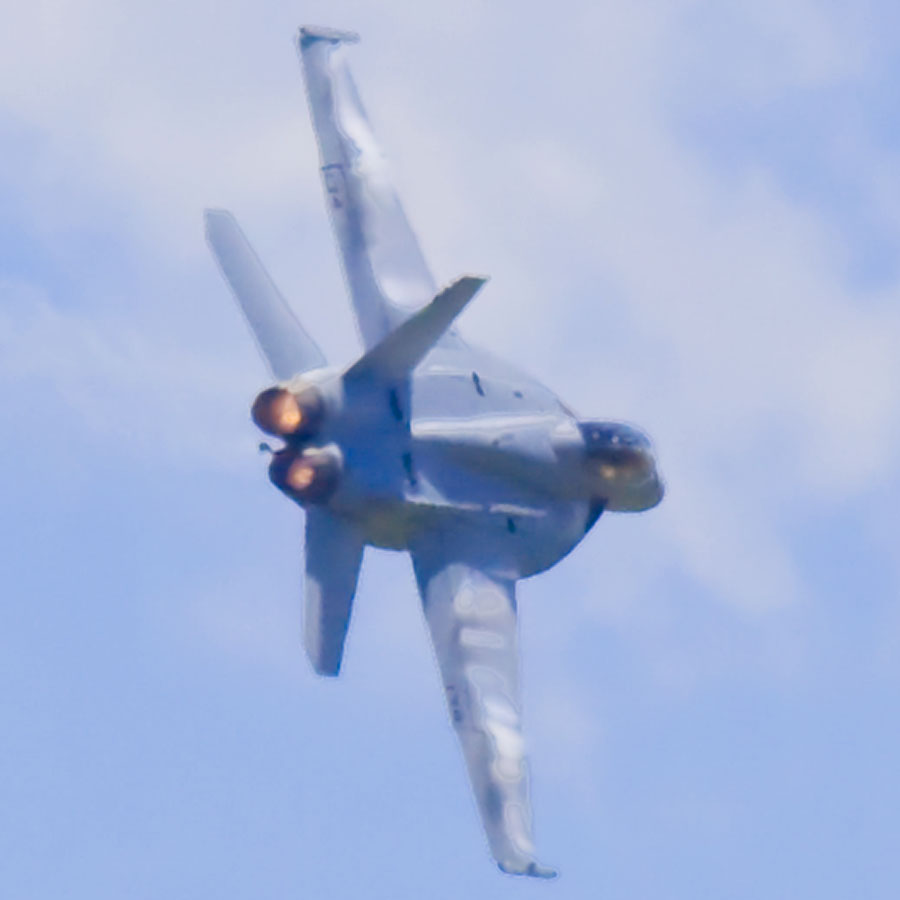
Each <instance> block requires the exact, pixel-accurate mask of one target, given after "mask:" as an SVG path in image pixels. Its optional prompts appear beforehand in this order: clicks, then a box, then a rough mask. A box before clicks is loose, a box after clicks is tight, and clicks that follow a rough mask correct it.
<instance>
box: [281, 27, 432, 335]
mask: <svg viewBox="0 0 900 900" xmlns="http://www.w3.org/2000/svg"><path fill="white" fill-rule="evenodd" d="M356 40H358V38H357V37H356V35H354V34H350V33H347V32H340V31H333V30H332V29H327V28H311V27H306V28H301V29H300V34H299V36H298V49H299V52H300V60H301V63H302V65H303V72H304V76H305V81H306V93H307V96H308V98H309V106H310V111H311V113H312V120H313V126H314V128H315V132H316V139H317V141H318V144H319V154H320V158H321V163H322V179H323V181H324V187H325V195H326V203H327V206H328V214H329V216H330V217H331V223H332V226H333V227H334V232H335V237H336V238H337V243H338V248H339V250H340V254H341V262H342V264H343V267H344V274H345V275H346V278H347V283H348V286H349V288H350V294H351V299H352V301H353V306H354V309H355V311H356V318H357V322H358V324H359V329H360V332H361V333H362V337H363V341H364V343H365V346H366V349H370V348H372V347H373V346H375V344H377V343H378V342H379V341H380V340H381V339H382V338H383V337H385V336H386V335H387V334H388V333H389V332H391V331H393V329H394V328H396V326H397V325H399V324H400V322H402V321H403V320H404V319H405V318H407V316H409V314H410V313H411V312H412V311H413V310H415V309H418V308H419V307H421V306H422V305H424V304H425V303H428V301H430V300H431V298H432V297H434V295H435V294H436V293H437V288H436V285H435V282H434V278H433V277H432V275H431V272H430V271H429V269H428V265H427V264H426V262H425V259H424V257H423V256H422V251H421V249H420V248H419V242H418V240H417V239H416V236H415V234H414V233H413V230H412V228H411V227H410V225H409V222H408V221H407V218H406V213H405V212H404V211H403V207H402V206H401V204H400V200H399V198H398V196H397V193H396V191H395V190H394V186H393V184H392V183H391V179H390V174H389V172H388V168H387V163H386V160H385V157H384V154H383V153H382V151H381V148H380V147H379V145H378V142H377V140H376V138H375V134H374V132H373V131H372V127H371V125H370V124H369V120H368V118H367V117H366V112H365V110H364V109H363V106H362V103H361V101H360V99H359V94H358V93H357V90H356V85H355V84H354V82H353V78H352V76H351V74H350V69H349V67H348V65H347V60H346V57H345V53H346V46H345V45H346V44H349V43H353V42H354V41H356Z"/></svg>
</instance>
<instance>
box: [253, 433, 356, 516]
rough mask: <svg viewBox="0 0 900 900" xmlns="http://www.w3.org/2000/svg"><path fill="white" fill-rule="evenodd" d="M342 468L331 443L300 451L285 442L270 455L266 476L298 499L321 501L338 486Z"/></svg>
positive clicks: (301, 501) (337, 452) (339, 457)
mask: <svg viewBox="0 0 900 900" xmlns="http://www.w3.org/2000/svg"><path fill="white" fill-rule="evenodd" d="M342 470H343V460H342V459H341V454H340V451H339V450H338V449H337V447H335V446H334V445H330V446H328V447H308V448H307V449H305V450H302V451H300V452H298V451H297V450H296V448H294V447H290V446H288V447H285V448H284V449H282V450H278V451H277V452H276V453H274V454H273V455H272V462H271V463H270V464H269V480H270V481H271V482H272V484H274V485H275V487H277V488H278V490H280V491H282V492H283V493H285V494H287V495H288V497H290V498H291V499H292V500H296V501H297V502H298V503H301V504H307V503H323V502H324V501H325V500H327V499H328V498H329V497H330V496H331V495H332V494H333V493H334V491H335V489H336V488H337V485H338V481H339V479H340V476H341V472H342Z"/></svg>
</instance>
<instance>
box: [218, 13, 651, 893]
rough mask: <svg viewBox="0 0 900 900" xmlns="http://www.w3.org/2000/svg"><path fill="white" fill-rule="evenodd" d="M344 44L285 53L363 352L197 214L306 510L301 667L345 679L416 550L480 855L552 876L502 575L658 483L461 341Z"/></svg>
mask: <svg viewBox="0 0 900 900" xmlns="http://www.w3.org/2000/svg"><path fill="white" fill-rule="evenodd" d="M357 40H358V38H357V36H356V35H354V34H351V33H347V32H341V31H335V30H332V29H327V28H317V27H316V28H314V27H304V28H301V29H300V31H299V34H298V37H297V47H298V51H299V55H300V61H301V64H302V68H303V71H304V74H305V81H306V90H307V94H308V99H309V105H310V109H311V113H312V120H313V124H314V128H315V132H316V137H317V140H318V145H319V152H320V155H321V163H322V179H323V182H324V187H325V198H326V204H327V207H328V212H329V215H330V218H331V223H332V226H333V228H334V232H335V236H336V238H337V244H338V248H339V250H340V255H341V262H342V264H343V269H344V274H345V276H346V281H347V285H348V288H349V292H350V297H351V300H352V303H353V307H354V310H355V313H356V319H357V322H358V326H359V330H360V333H361V336H362V339H363V342H364V345H365V353H364V354H363V355H362V357H361V358H360V359H358V360H357V361H356V362H354V363H353V364H352V365H351V366H349V367H348V368H344V369H339V368H334V367H329V366H328V364H327V362H326V359H325V357H324V356H323V354H322V352H321V351H320V350H319V348H318V347H317V346H316V344H315V343H314V342H313V340H312V339H311V338H310V336H309V335H308V334H307V333H306V331H305V330H304V329H303V328H302V326H301V325H300V323H299V322H298V320H297V319H296V318H295V317H294V314H293V313H292V311H291V309H290V307H289V306H288V305H287V303H286V302H285V301H284V299H283V298H282V296H281V294H280V293H279V291H278V289H277V288H276V287H275V285H274V284H273V282H272V280H271V278H270V277H269V275H268V274H267V273H266V271H265V269H264V268H263V266H262V264H261V263H260V261H259V258H258V257H257V256H256V254H255V252H254V251H253V249H252V248H251V247H250V244H249V243H248V242H247V239H246V237H245V236H244V234H243V232H242V231H241V229H240V228H239V227H238V225H237V223H236V221H235V219H234V218H233V217H232V215H231V214H230V213H228V212H225V211H223V210H207V211H206V214H205V217H206V234H207V240H208V242H209V245H210V247H211V249H212V252H213V254H214V256H215V258H216V260H217V262H218V264H219V267H220V268H221V270H222V273H223V274H224V276H225V279H226V280H227V282H228V284H229V285H230V287H231V290H232V292H233V293H234V295H235V297H236V299H237V301H238V303H239V305H240V307H241V309H242V310H243V313H244V315H245V317H246V319H247V321H248V323H249V325H250V327H251V330H252V332H253V334H254V335H255V337H256V341H257V343H258V345H259V349H260V350H261V351H262V355H263V356H264V357H265V359H266V361H267V362H268V365H269V369H270V370H271V373H272V376H273V377H274V379H275V380H276V382H277V383H276V384H275V385H273V386H271V387H269V388H267V389H266V390H264V391H263V392H262V393H261V394H259V396H258V397H257V398H256V400H255V402H254V403H253V407H252V412H251V415H252V418H253V421H254V422H255V423H256V425H257V426H258V427H259V428H260V429H261V430H262V431H263V432H265V433H266V434H268V435H272V436H274V437H276V438H278V439H280V443H281V445H280V446H279V447H278V448H277V449H274V450H272V448H268V447H267V445H262V446H264V447H266V448H267V449H269V450H270V451H271V453H272V456H271V463H270V466H269V477H270V479H271V481H272V482H273V483H274V485H275V486H276V487H277V488H278V489H279V490H281V491H282V492H283V493H284V494H286V495H287V496H288V497H289V498H290V499H291V500H294V501H295V502H297V503H298V504H300V506H302V507H303V508H304V510H305V512H306V561H305V587H304V590H305V595H304V643H305V646H306V652H307V653H308V655H309V658H310V660H311V662H312V666H313V668H314V669H315V671H316V672H317V673H319V674H320V675H331V676H334V675H337V674H338V672H339V670H340V666H341V658H342V655H343V648H344V638H345V636H346V633H347V627H348V624H349V621H350V614H351V610H352V606H353V598H354V594H355V592H356V585H357V578H358V576H359V570H360V565H361V562H362V558H363V550H364V548H365V547H366V546H372V547H379V548H387V549H391V550H405V551H408V552H409V553H410V555H411V557H412V564H413V569H414V571H415V576H416V580H417V582H418V586H419V591H420V594H421V598H422V604H423V607H424V612H425V620H426V622H427V625H428V629H429V631H430V634H431V639H432V641H433V644H434V651H435V655H436V657H437V661H438V666H439V668H440V673H441V677H442V679H443V682H444V689H445V692H446V697H447V704H448V706H449V711H450V718H451V720H452V723H453V726H454V728H455V729H456V732H457V735H458V737H459V740H460V743H461V744H462V750H463V754H464V757H465V761H466V765H467V767H468V772H469V777H470V780H471V784H472V787H473V790H474V793H475V797H476V800H477V803H478V808H479V811H480V814H481V818H482V821H483V824H484V829H485V832H486V834H487V838H488V842H489V845H490V848H491V851H492V853H493V856H494V858H495V859H496V861H497V863H498V865H499V866H500V868H501V869H502V870H503V871H505V872H508V873H512V874H520V875H531V876H537V877H545V878H546V877H553V876H554V875H555V874H556V873H555V872H554V871H553V870H552V869H549V868H546V867H544V866H542V865H540V864H539V863H538V862H537V860H536V859H535V853H534V845H533V841H532V831H531V804H530V800H529V792H528V791H529V788H528V779H527V770H526V763H525V756H524V753H523V740H522V730H521V703H520V690H519V679H518V647H517V620H516V583H517V582H518V580H519V579H521V578H525V577H528V576H530V575H534V574H536V573H538V572H541V571H544V570H545V569H548V568H549V567H550V566H553V565H554V564H555V563H557V562H558V561H559V560H560V559H562V558H563V557H564V556H565V555H566V554H567V553H569V551H570V550H572V548H573V547H574V546H575V545H576V544H578V542H579V541H581V539H582V538H583V537H584V536H585V534H587V532H588V531H589V530H590V529H591V527H592V526H593V525H594V523H595V522H596V521H597V519H598V518H599V516H600V514H601V513H603V512H604V511H608V512H613V511H615V512H636V511H640V510H646V509H649V508H650V507H652V506H655V505H656V504H657V503H659V501H660V500H661V499H662V495H663V485H662V481H661V479H660V477H659V475H658V473H657V468H656V462H655V458H654V454H653V451H652V449H651V445H650V442H649V440H648V439H647V438H646V437H645V435H644V434H643V433H642V432H640V431H639V430H637V429H636V428H634V427H632V426H630V425H625V424H621V423H618V422H604V421H583V420H581V419H579V418H577V417H576V416H575V415H574V413H572V411H571V410H570V409H569V408H568V407H567V406H565V405H564V404H563V403H562V402H561V401H560V400H559V399H557V397H556V396H554V394H553V393H551V392H550V391H549V390H548V389H547V388H545V387H543V386H542V385H540V384H539V383H537V382H536V381H534V380H533V379H531V378H529V377H528V376H527V375H524V374H522V373H520V372H519V371H517V370H516V369H515V368H513V367H512V366H510V365H508V364H506V363H505V362H501V361H500V360H498V359H496V358H495V357H493V356H491V355H489V354H487V353H485V352H484V351H482V350H479V349H476V348H475V347H474V346H472V345H470V344H469V343H468V342H466V341H464V340H463V339H462V337H460V335H459V334H458V332H457V331H456V329H455V327H454V320H455V319H456V317H457V316H458V315H459V314H460V312H462V310H463V309H464V308H465V307H466V305H467V304H468V303H469V302H470V301H471V300H472V298H473V297H474V296H475V295H476V294H477V293H478V292H479V290H480V289H481V287H482V286H483V284H484V282H485V280H486V279H485V278H482V277H477V276H473V275H465V276H463V277H461V278H459V279H457V280H456V281H454V282H453V283H452V284H450V285H449V286H447V287H445V288H443V289H441V290H438V288H437V286H436V284H435V282H434V279H433V277H432V275H431V272H430V270H429V268H428V266H427V264H426V262H425V260H424V258H423V256H422V252H421V250H420V249H419V244H418V241H417V240H416V237H415V234H414V233H413V231H412V229H411V228H410V225H409V223H408V221H407V218H406V215H405V213H404V211H403V208H402V206H401V205H400V201H399V199H398V197H397V195H396V193H395V191H394V188H393V186H392V184H391V181H390V178H389V175H388V172H387V169H386V165H385V160H384V156H383V155H382V152H381V150H380V149H379V146H378V144H377V142H376V140H375V137H374V134H373V132H372V129H371V127H370V125H369V122H368V120H367V118H366V115H365V112H364V110H363V107H362V104H361V102H360V99H359V95H358V93H357V90H356V87H355V85H354V82H353V80H352V77H351V75H350V70H349V69H348V66H347V61H346V57H345V54H346V45H348V44H351V43H353V42H355V41H357Z"/></svg>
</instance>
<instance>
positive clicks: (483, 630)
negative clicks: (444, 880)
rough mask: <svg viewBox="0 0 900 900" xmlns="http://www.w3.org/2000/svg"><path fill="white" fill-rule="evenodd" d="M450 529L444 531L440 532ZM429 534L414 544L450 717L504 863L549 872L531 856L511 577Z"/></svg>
mask: <svg viewBox="0 0 900 900" xmlns="http://www.w3.org/2000/svg"><path fill="white" fill-rule="evenodd" d="M444 537H447V536H444ZM460 555H461V554H457V553H453V552H448V545H447V542H446V541H445V540H441V539H438V538H432V543H430V544H429V545H428V546H420V547H419V548H417V549H416V550H415V551H414V552H413V564H414V567H415V571H416V578H417V580H418V583H419V590H420V592H421V595H422V603H423V606H424V610H425V619H426V621H427V623H428V628H429V631H430V633H431V639H432V643H433V645H434V650H435V654H436V656H437V661H438V666H439V668H440V672H441V678H442V680H443V682H444V690H445V691H446V695H447V704H448V706H449V711H450V718H451V721H452V723H453V727H454V728H455V729H456V733H457V736H458V737H459V741H460V744H461V745H462V750H463V755H464V756H465V760H466V766H467V768H468V771H469V779H470V781H471V784H472V788H473V790H474V792H475V799H476V801H477V803H478V809H479V812H480V814H481V820H482V823H483V825H484V829H485V832H486V834H487V838H488V843H489V844H490V847H491V852H492V854H493V856H494V858H495V859H496V860H497V863H498V865H499V866H500V868H501V869H503V870H504V871H506V872H510V873H513V874H520V875H533V876H538V877H543V878H552V877H553V876H554V875H555V874H556V873H555V872H554V871H553V870H551V869H545V868H543V867H542V866H540V865H538V863H537V862H536V861H535V859H534V845H533V843H532V837H531V804H530V800H529V795H528V771H527V766H526V761H525V755H524V751H523V740H522V731H521V701H520V697H519V675H518V668H519V657H518V637H517V621H516V598H515V581H513V580H510V579H507V578H503V577H498V576H496V575H492V574H489V573H488V572H487V571H486V570H485V569H483V568H481V567H479V566H477V565H474V564H472V563H469V562H465V561H460V560H459V559H457V558H456V557H458V556H460Z"/></svg>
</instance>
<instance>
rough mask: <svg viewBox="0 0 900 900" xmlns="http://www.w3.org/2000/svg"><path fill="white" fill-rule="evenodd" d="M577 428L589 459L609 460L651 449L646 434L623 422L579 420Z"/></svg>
mask: <svg viewBox="0 0 900 900" xmlns="http://www.w3.org/2000/svg"><path fill="white" fill-rule="evenodd" d="M578 429H579V431H581V437H582V439H583V440H584V446H585V451H586V452H587V456H588V458H589V459H597V458H600V459H604V460H609V459H610V457H615V456H618V455H621V456H628V455H631V454H634V453H635V452H638V451H649V450H651V444H650V439H649V438H648V437H647V435H645V434H644V433H643V432H642V431H639V430H638V429H637V428H635V427H634V426H633V425H626V424H625V423H623V422H579V423H578Z"/></svg>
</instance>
